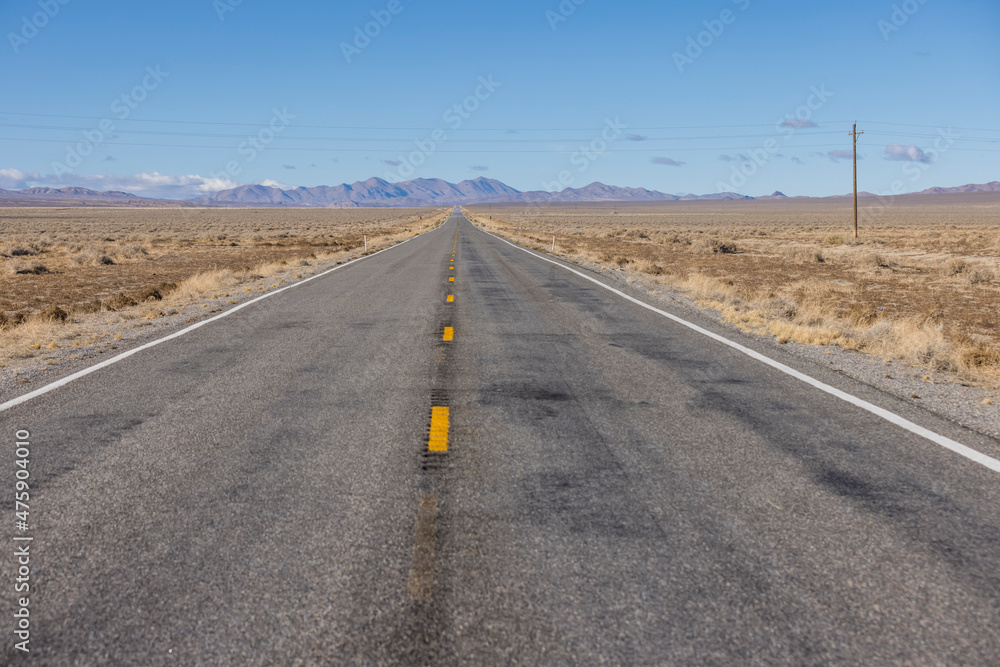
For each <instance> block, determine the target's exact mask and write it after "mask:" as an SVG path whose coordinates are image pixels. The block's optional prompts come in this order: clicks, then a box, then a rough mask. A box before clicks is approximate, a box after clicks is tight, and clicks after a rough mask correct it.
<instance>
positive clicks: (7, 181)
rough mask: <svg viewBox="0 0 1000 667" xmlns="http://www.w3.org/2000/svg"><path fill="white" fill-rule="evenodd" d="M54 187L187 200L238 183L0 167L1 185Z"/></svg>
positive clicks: (153, 174)
mask: <svg viewBox="0 0 1000 667" xmlns="http://www.w3.org/2000/svg"><path fill="white" fill-rule="evenodd" d="M39 185H44V186H49V187H54V188H61V187H69V186H80V187H84V188H90V189H91V190H99V191H102V192H103V191H108V190H123V191H125V192H131V193H133V194H137V195H139V196H140V197H153V198H163V199H187V198H188V197H196V196H198V195H202V194H205V193H208V192H216V191H218V190H226V189H228V188H235V187H236V186H238V185H240V184H239V183H237V182H236V181H232V180H230V179H228V178H214V177H207V176H199V175H197V174H188V175H183V176H177V175H173V174H161V173H159V172H156V171H154V172H150V173H146V172H143V173H140V174H125V175H122V174H62V175H59V176H54V175H47V174H39V173H37V172H35V173H31V174H26V173H24V172H22V171H20V170H19V169H0V188H5V189H12V190H20V189H23V188H28V187H32V186H39Z"/></svg>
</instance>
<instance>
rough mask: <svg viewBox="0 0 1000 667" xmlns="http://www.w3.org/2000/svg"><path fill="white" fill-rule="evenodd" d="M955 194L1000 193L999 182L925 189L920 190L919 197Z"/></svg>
mask: <svg viewBox="0 0 1000 667" xmlns="http://www.w3.org/2000/svg"><path fill="white" fill-rule="evenodd" d="M955 192H1000V181H992V182H990V183H983V184H982V185H959V186H958V187H954V188H927V189H926V190H921V191H920V192H919V193H918V194H921V195H943V194H950V193H955Z"/></svg>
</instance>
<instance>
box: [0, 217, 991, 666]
mask: <svg viewBox="0 0 1000 667" xmlns="http://www.w3.org/2000/svg"><path fill="white" fill-rule="evenodd" d="M453 254H454V263H452V262H451V260H452V259H453V258H452V255H453ZM452 267H453V268H452ZM450 278H454V280H453V281H452V280H450ZM449 296H452V297H453V299H451V300H449V298H448V297H449ZM702 324H703V326H705V327H708V328H712V327H713V326H714V325H711V324H705V323H702ZM725 335H726V336H728V337H730V338H733V337H734V336H738V335H739V334H733V333H726V334H725ZM734 340H737V339H736V338H734ZM738 340H739V342H741V343H742V344H744V345H748V346H751V347H752V346H753V345H755V343H754V342H753V341H751V340H749V339H742V338H740V339H738ZM767 354H769V355H771V356H773V355H774V352H773V351H769V352H767ZM779 361H782V362H783V363H787V364H789V365H791V366H795V367H796V368H798V369H799V370H800V371H802V372H805V373H808V374H810V375H811V376H813V377H815V378H817V379H818V380H820V381H822V382H826V383H829V384H831V385H834V386H836V387H838V388H839V389H841V390H843V391H846V392H849V393H850V394H851V395H854V396H858V397H859V398H862V399H864V400H866V401H871V402H872V403H875V404H877V405H880V406H882V407H884V408H885V409H887V410H891V411H893V412H894V413H896V414H899V415H901V416H903V417H905V418H906V419H910V420H913V421H914V422H917V423H919V424H920V425H921V426H923V427H926V428H928V429H931V430H932V431H934V432H935V433H938V434H941V435H943V436H946V437H949V438H954V439H955V440H957V441H959V442H962V443H964V444H966V445H968V446H970V447H973V448H975V449H976V450H977V451H980V452H983V453H985V454H987V455H988V456H991V457H996V456H998V455H1000V443H997V442H996V441H993V440H990V439H987V438H985V437H982V436H978V435H976V434H973V433H971V432H968V431H963V430H961V429H959V428H958V427H956V426H954V425H951V424H949V423H947V422H944V421H943V420H940V419H937V418H935V417H934V416H932V415H930V414H927V413H922V412H920V411H919V410H918V409H916V408H914V407H913V406H910V405H906V404H903V403H902V402H899V401H896V400H895V399H892V398H890V397H888V396H886V395H883V394H880V393H879V392H877V391H875V390H873V389H871V388H869V387H866V386H864V385H860V384H858V383H853V382H852V381H850V380H848V379H846V378H843V377H840V376H837V375H836V374H834V373H829V372H827V371H826V370H825V369H822V368H816V367H811V366H808V365H805V364H806V362H803V361H796V360H794V359H791V358H789V359H779ZM0 424H2V425H3V433H4V438H5V439H6V442H7V448H8V449H7V451H8V455H7V457H6V459H5V460H6V461H7V463H6V464H4V466H3V467H2V470H0V478H2V489H3V494H4V504H3V507H5V508H8V509H7V516H6V517H4V522H5V532H4V535H5V536H6V538H5V541H6V543H7V545H8V547H6V548H5V549H4V551H5V553H7V554H8V555H7V556H6V557H4V558H2V559H0V561H2V562H0V567H2V568H3V570H2V573H3V576H4V580H5V582H7V583H5V585H4V595H3V596H0V597H2V600H0V604H2V605H3V607H2V608H0V609H2V611H3V619H5V620H3V621H0V626H3V627H2V628H0V629H2V632H3V637H4V650H5V651H6V653H5V656H6V658H5V661H6V662H8V663H11V664H28V663H31V664H38V665H69V664H120V665H125V664H134V665H140V664H141V665H159V664H227V665H235V664H240V665H258V664H259V665H272V664H278V665H291V664H414V665H424V664H427V665H429V664H449V665H458V664H468V665H484V664H520V665H540V664H648V665H654V664H657V665H659V664H719V665H731V664H779V663H780V664H787V663H793V664H830V663H839V664H901V663H908V664H945V663H947V664H966V665H969V664H984V665H985V664H994V665H995V664H998V662H1000V511H998V507H1000V503H998V501H1000V483H998V482H1000V476H998V474H997V473H996V472H994V471H992V470H989V469H987V468H985V467H983V466H982V465H979V464H977V463H975V462H972V461H970V460H968V459H967V458H964V457H962V456H958V455H956V454H955V453H954V452H952V451H948V450H947V449H944V448H942V447H941V446H939V445H938V444H936V443H935V442H932V441H930V440H928V439H926V438H923V437H920V436H918V435H916V434H914V433H912V432H910V431H907V430H905V429H903V428H900V427H898V426H896V425H894V424H892V423H890V422H888V421H886V420H885V419H882V418H881V417H879V416H876V415H874V414H872V413H871V412H869V411H866V410H863V409H860V408H858V407H855V406H852V405H850V404H848V403H845V402H844V401H842V400H839V399H837V398H835V397H833V396H831V395H829V394H828V393H824V392H822V391H819V390H817V389H815V388H813V387H810V386H808V385H806V384H804V383H803V382H801V381H800V380H798V379H795V378H793V377H790V376H789V375H787V374H785V373H782V372H780V371H779V370H776V369H774V368H772V367H769V366H767V365H765V364H763V363H761V362H760V361H758V360H755V359H752V358H750V357H748V356H747V355H745V354H742V353H740V352H739V351H738V350H734V349H732V348H729V347H726V346H725V345H722V344H720V343H719V342H718V341H715V340H711V339H710V338H707V337H705V336H704V335H701V334H699V333H698V332H695V331H692V330H691V329H689V328H686V327H684V326H681V325H679V324H678V323H676V322H672V321H670V320H668V319H665V318H664V317H662V316H660V315H658V314H656V313H653V312H650V311H648V310H645V309H643V308H641V307H639V306H637V305H636V304H633V303H630V302H628V301H627V300H625V299H622V298H621V297H620V296H618V295H616V294H613V293H611V292H609V291H607V290H604V289H602V288H601V287H599V286H598V285H595V284H594V283H592V282H588V281H586V280H584V279H582V278H580V277H579V276H576V275H574V274H573V273H571V272H569V271H566V270H565V269H564V268H561V267H560V266H557V265H555V264H553V263H550V262H545V261H542V260H541V259H538V258H536V257H533V256H532V255H530V254H528V253H526V252H524V251H523V250H520V249H518V248H515V247H513V246H511V245H510V244H508V243H506V242H504V241H502V240H500V239H497V238H495V237H492V236H490V235H488V234H486V233H484V232H482V231H480V230H478V229H476V228H475V227H473V226H472V225H471V223H469V222H468V221H467V220H465V218H463V217H461V215H459V214H456V215H454V216H453V217H452V218H451V219H450V220H449V221H448V222H447V223H445V224H444V225H443V226H442V227H441V228H439V229H437V230H435V231H433V232H429V233H427V234H425V235H423V236H420V237H418V238H416V239H414V240H412V241H409V242H407V243H405V244H403V245H401V246H399V247H396V248H393V249H391V250H387V251H385V252H383V253H380V254H378V255H375V256H372V257H368V258H366V259H364V260H362V261H360V262H357V263H355V264H352V265H350V266H347V267H344V268H342V269H340V270H338V271H335V272H333V273H331V274H329V275H327V276H324V277H322V278H319V279H316V280H313V281H311V282H309V283H307V284H304V285H301V286H299V287H297V288H295V289H290V290H287V291H285V292H283V293H281V294H277V295H274V296H272V297H270V298H266V299H264V300H262V301H260V302H257V303H255V304H253V305H251V306H249V307H246V308H244V309H242V310H240V311H239V312H236V313H233V314H232V315H231V316H228V317H225V318H223V319H220V320H218V321H215V322H211V323H210V324H208V325H205V326H203V327H201V328H199V329H197V330H195V331H192V332H190V333H188V334H186V335H184V336H181V337H179V338H176V339H174V340H170V341H168V342H165V343H163V344H160V345H157V346H155V347H152V348H150V349H147V350H144V351H142V352H139V353H137V354H135V355H133V356H131V357H129V358H127V359H124V360H122V361H121V362H120V363H115V364H113V365H111V366H108V367H107V368H103V369H101V370H99V371H96V372H94V373H92V374H90V375H87V376H85V377H81V378H79V379H77V380H75V381H73V382H71V383H69V384H67V385H66V386H63V387H61V388H58V389H56V390H54V391H51V392H49V393H45V394H44V395H41V396H38V397H36V398H33V399H32V400H30V401H28V402H25V403H23V404H21V405H18V406H15V407H11V408H10V409H7V410H5V411H3V412H0ZM19 430H21V431H27V432H28V435H30V438H29V442H30V445H29V446H30V474H31V477H30V482H31V499H30V507H31V509H30V512H31V514H30V524H31V528H30V534H31V535H32V537H33V541H31V542H30V554H31V556H30V586H31V587H32V588H31V599H30V601H29V605H28V608H29V609H30V645H29V646H30V649H31V652H30V654H27V655H25V654H24V653H23V652H21V651H18V650H17V649H16V648H15V643H16V642H17V641H18V638H17V637H16V635H15V634H14V630H15V629H16V625H17V621H18V619H16V618H15V617H14V615H13V614H14V613H15V611H16V609H18V608H19V603H18V602H17V600H18V597H19V595H18V594H17V593H15V592H14V581H15V577H16V576H17V575H18V570H17V568H18V567H19V566H18V564H17V560H16V557H15V555H14V553H15V545H22V546H23V544H25V543H24V542H15V541H13V538H14V537H17V536H18V535H19V533H18V531H17V529H16V528H15V516H14V509H15V507H14V485H15V481H16V479H15V475H16V470H17V468H16V466H15V461H14V459H15V456H14V451H15V447H16V445H15V440H17V437H16V435H15V434H16V433H17V432H18V431H19ZM23 435H24V433H22V436H23ZM429 450H435V451H429Z"/></svg>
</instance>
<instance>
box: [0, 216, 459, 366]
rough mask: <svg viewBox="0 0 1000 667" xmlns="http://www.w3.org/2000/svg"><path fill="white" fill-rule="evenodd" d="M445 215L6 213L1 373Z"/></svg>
mask: <svg viewBox="0 0 1000 667" xmlns="http://www.w3.org/2000/svg"><path fill="white" fill-rule="evenodd" d="M448 213H450V209H448V211H447V212H445V211H442V210H431V209H288V210H274V209H264V210H257V209H236V210H233V209H221V210H220V209H108V208H101V209H82V208H60V209H53V208H25V209H17V208H0V238H3V239H4V240H5V241H4V243H3V244H2V245H0V368H2V367H4V366H6V365H9V364H10V363H11V362H12V361H13V360H24V359H30V358H32V357H35V356H38V355H40V354H42V353H43V349H44V350H55V349H58V348H62V347H76V348H81V347H87V346H91V347H92V346H94V345H100V343H101V338H102V334H101V331H102V327H104V326H105V325H106V324H107V323H109V322H111V321H117V322H121V321H122V320H125V321H131V320H135V321H148V320H151V319H157V318H159V317H164V316H165V315H167V314H177V313H178V312H179V310H180V309H183V308H184V307H185V306H189V305H191V304H194V303H197V302H202V301H213V302H214V301H216V300H219V299H228V300H229V303H236V302H237V301H236V300H235V299H231V298H229V297H231V296H232V295H234V294H237V293H240V294H241V293H244V292H247V293H252V292H263V291H267V290H269V289H273V288H274V287H276V286H279V285H281V284H284V283H285V282H286V281H289V280H293V279H296V278H300V277H303V276H305V275H310V274H311V273H312V272H313V271H315V268H316V266H317V265H318V264H320V263H324V262H326V263H331V262H334V261H339V260H341V259H343V258H347V257H349V256H357V255H359V254H361V253H363V245H364V236H365V235H367V237H368V248H369V253H371V252H375V251H377V250H379V249H381V248H383V247H386V246H388V245H390V244H392V243H396V242H398V241H400V240H402V239H404V238H408V237H411V236H414V235H415V234H417V233H419V232H420V231H422V230H426V229H428V228H429V227H430V226H432V225H437V224H440V223H441V222H443V221H444V219H445V218H446V217H447V214H448ZM293 276H294V278H293ZM218 309H219V307H218V306H217V307H216V309H215V310H218ZM212 312H215V311H214V310H213V311H212ZM95 336H96V338H95ZM120 338H121V336H120V335H119V336H118V339H119V340H120ZM102 349H103V348H102Z"/></svg>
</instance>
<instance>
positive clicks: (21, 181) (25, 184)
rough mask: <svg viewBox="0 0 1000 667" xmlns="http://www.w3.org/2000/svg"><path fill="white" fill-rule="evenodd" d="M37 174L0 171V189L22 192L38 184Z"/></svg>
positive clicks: (9, 170)
mask: <svg viewBox="0 0 1000 667" xmlns="http://www.w3.org/2000/svg"><path fill="white" fill-rule="evenodd" d="M39 180H40V179H39V177H38V172H34V173H31V174H26V173H24V172H23V171H21V170H20V169H0V188H3V189H4V190H23V189H25V188H30V187H31V186H32V185H37V184H38V183H39Z"/></svg>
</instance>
